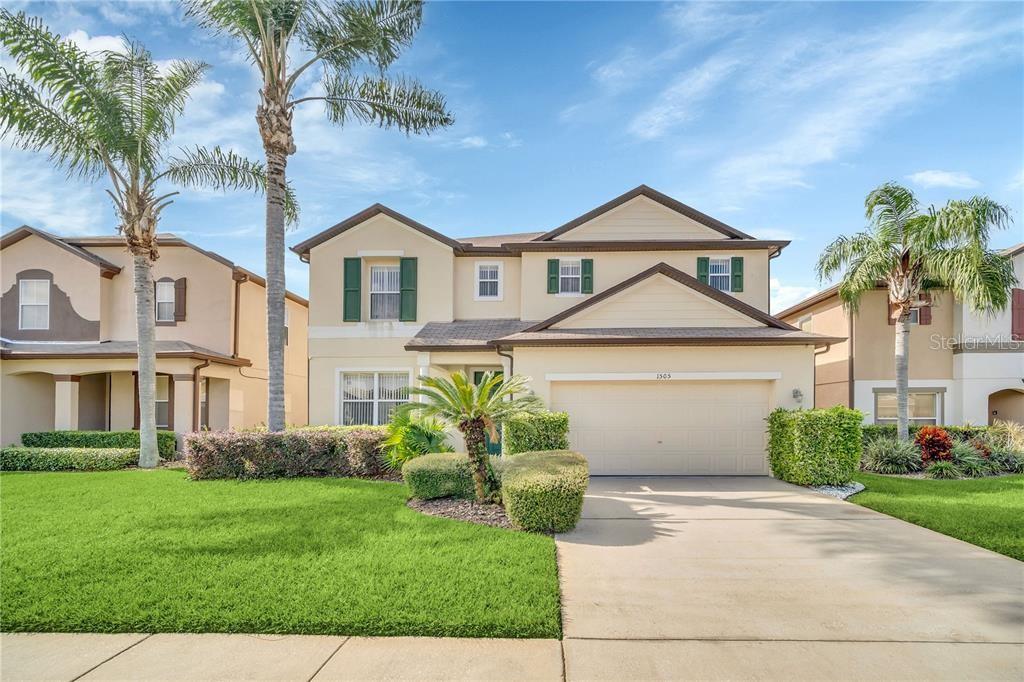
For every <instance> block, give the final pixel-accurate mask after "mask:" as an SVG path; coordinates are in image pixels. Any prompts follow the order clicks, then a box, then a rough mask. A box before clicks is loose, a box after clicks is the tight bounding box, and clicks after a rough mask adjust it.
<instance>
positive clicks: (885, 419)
mask: <svg viewBox="0 0 1024 682" xmlns="http://www.w3.org/2000/svg"><path fill="white" fill-rule="evenodd" d="M940 400H941V398H940V396H939V394H938V393H936V392H934V391H927V392H925V391H919V392H914V391H911V392H910V393H909V394H908V395H907V415H908V417H909V420H910V423H911V424H938V423H939V413H940V410H941V407H940V405H941V403H940ZM895 422H896V391H891V392H889V391H885V392H876V393H875V423H876V424H890V423H895Z"/></svg>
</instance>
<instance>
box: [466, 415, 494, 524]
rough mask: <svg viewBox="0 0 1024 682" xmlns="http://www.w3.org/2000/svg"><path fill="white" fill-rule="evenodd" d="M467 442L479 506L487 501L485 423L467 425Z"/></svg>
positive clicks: (477, 421) (477, 422) (469, 423)
mask: <svg viewBox="0 0 1024 682" xmlns="http://www.w3.org/2000/svg"><path fill="white" fill-rule="evenodd" d="M462 436H463V438H465V440H466V451H467V454H468V455H469V465H470V469H471V470H472V472H473V490H474V492H475V493H476V501H477V504H483V503H484V502H486V501H487V463H488V461H487V443H486V441H485V440H484V423H483V422H482V421H480V420H479V419H476V420H473V421H470V422H467V423H466V426H465V430H464V431H463V432H462Z"/></svg>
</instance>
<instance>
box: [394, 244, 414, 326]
mask: <svg viewBox="0 0 1024 682" xmlns="http://www.w3.org/2000/svg"><path fill="white" fill-rule="evenodd" d="M398 270H399V274H398V279H399V291H401V292H402V293H401V297H402V300H401V304H400V306H399V308H398V311H399V312H398V319H399V320H401V321H402V322H415V321H416V259H415V258H403V259H401V260H400V261H399V265H398Z"/></svg>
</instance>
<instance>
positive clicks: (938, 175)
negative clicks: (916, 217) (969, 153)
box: [907, 170, 981, 189]
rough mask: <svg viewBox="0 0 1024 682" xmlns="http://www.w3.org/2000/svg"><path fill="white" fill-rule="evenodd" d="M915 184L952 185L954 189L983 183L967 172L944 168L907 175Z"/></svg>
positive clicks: (928, 185) (930, 185) (978, 185)
mask: <svg viewBox="0 0 1024 682" xmlns="http://www.w3.org/2000/svg"><path fill="white" fill-rule="evenodd" d="M907 179H908V180H910V181H911V182H912V183H914V184H915V185H919V186H921V187H928V188H930V187H951V188H954V189H970V188H972V187H980V186H981V183H980V182H978V181H977V180H975V179H974V178H972V177H971V176H970V175H968V174H967V173H961V172H958V171H944V170H923V171H918V172H916V173H911V174H910V175H908V176H907Z"/></svg>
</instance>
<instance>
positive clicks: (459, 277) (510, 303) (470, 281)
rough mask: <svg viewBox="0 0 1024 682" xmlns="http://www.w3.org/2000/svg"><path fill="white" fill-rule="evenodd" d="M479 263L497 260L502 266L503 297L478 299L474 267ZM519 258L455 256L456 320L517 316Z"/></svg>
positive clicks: (518, 302) (518, 304)
mask: <svg viewBox="0 0 1024 682" xmlns="http://www.w3.org/2000/svg"><path fill="white" fill-rule="evenodd" d="M479 263H500V264H501V268H502V275H501V277H502V290H503V291H502V300H500V301H490V300H484V301H477V300H475V295H476V291H477V283H476V267H477V264H479ZM520 265H521V263H520V259H518V258H489V257H480V258H475V257H474V258H469V257H461V258H456V259H455V319H456V320H483V319H516V318H518V317H519V306H520V293H521V286H522V285H521V282H522V278H521V277H520V273H519V268H520Z"/></svg>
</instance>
